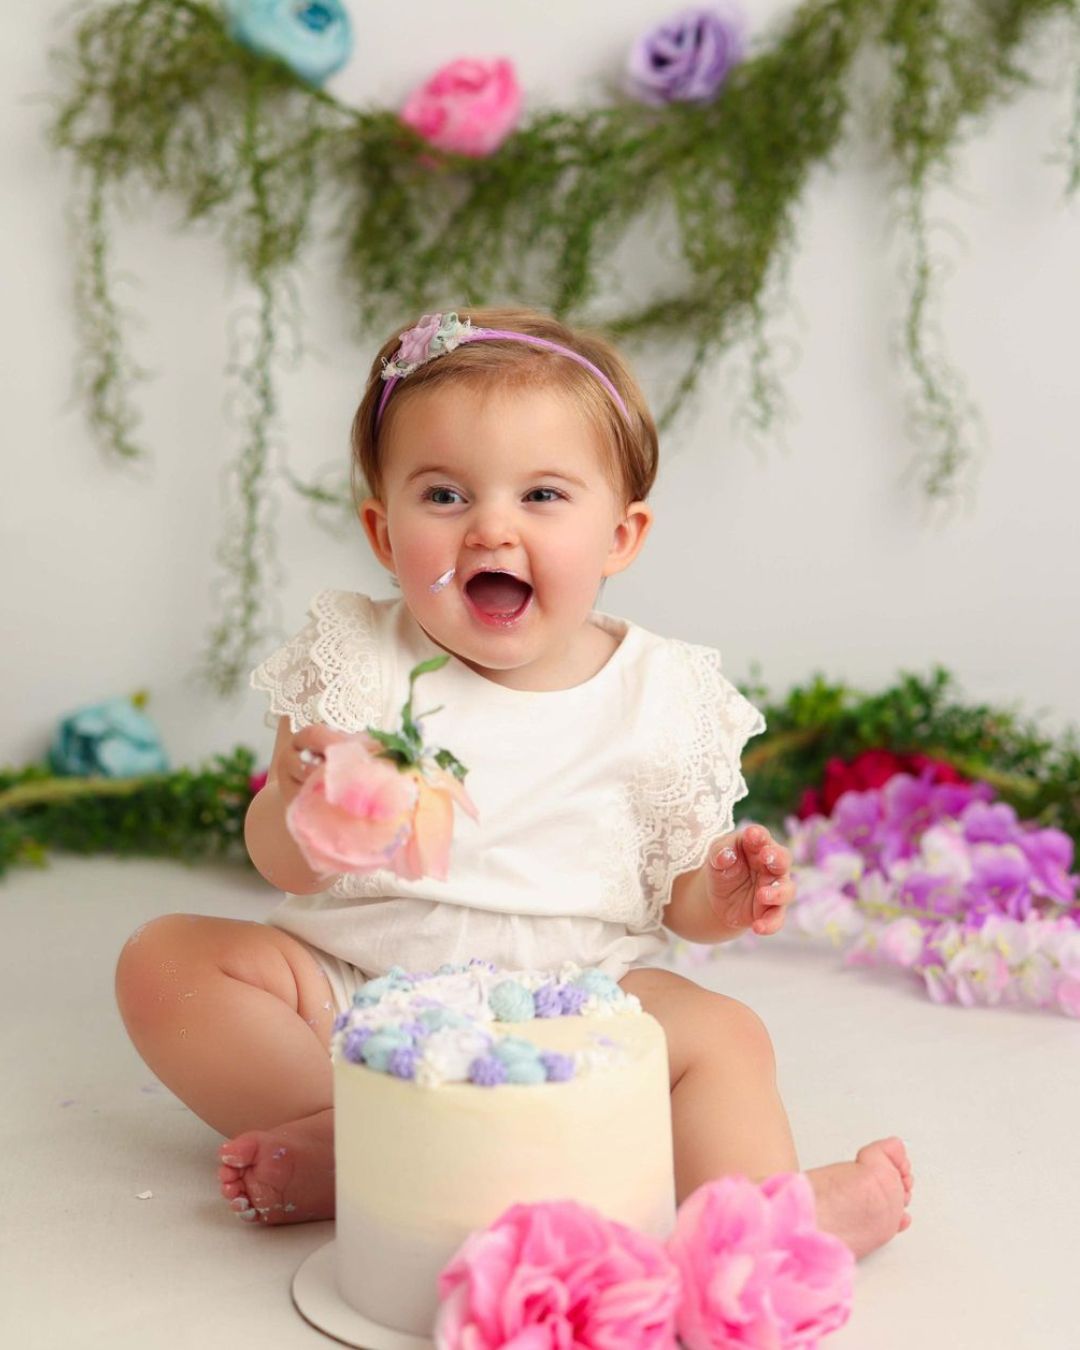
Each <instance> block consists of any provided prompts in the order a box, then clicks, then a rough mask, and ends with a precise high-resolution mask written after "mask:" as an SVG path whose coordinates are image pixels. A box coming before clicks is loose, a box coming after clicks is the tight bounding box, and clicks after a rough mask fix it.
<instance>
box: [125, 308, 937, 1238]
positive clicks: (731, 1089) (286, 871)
mask: <svg viewBox="0 0 1080 1350" xmlns="http://www.w3.org/2000/svg"><path fill="white" fill-rule="evenodd" d="M353 454H354V469H355V480H356V483H357V487H358V502H359V506H358V511H359V517H360V521H361V524H362V525H363V528H364V531H365V534H366V536H367V539H368V542H369V543H370V545H371V548H372V549H373V551H374V553H375V556H376V558H377V559H378V561H379V562H380V563H381V564H382V566H383V567H385V568H386V570H387V571H388V572H389V573H390V574H391V576H392V577H393V578H394V580H395V583H396V585H397V586H398V587H399V588H400V598H399V599H395V600H392V601H381V600H371V599H369V598H368V597H366V596H364V595H359V594H355V593H351V592H344V591H328V592H323V593H321V594H320V595H318V596H317V597H316V598H315V600H314V602H313V604H312V609H311V618H310V620H309V622H308V623H307V625H306V626H305V627H304V628H303V630H302V631H301V632H300V633H299V634H298V635H297V636H296V637H294V638H293V639H292V640H291V641H290V642H289V643H287V644H286V645H285V646H284V647H283V648H281V649H280V650H279V651H277V652H275V653H274V654H273V655H271V656H270V657H268V658H267V660H265V661H264V662H263V664H262V665H261V666H260V667H259V668H258V669H257V670H256V671H255V673H254V675H253V677H252V682H253V684H254V685H255V686H256V688H258V689H261V690H263V691H265V692H266V693H267V694H268V695H269V699H270V710H271V711H270V716H271V718H272V719H273V721H274V724H275V725H276V728H277V740H276V743H275V745H274V751H273V759H272V763H271V766H270V772H269V777H268V780H267V783H266V786H265V787H264V788H263V789H262V791H261V792H259V794H258V795H257V797H256V798H255V800H254V801H253V802H252V804H251V808H250V810H249V812H248V816H247V822H246V840H247V846H248V849H249V851H250V853H251V857H252V859H253V861H254V863H255V865H256V867H257V868H258V869H259V871H260V872H261V873H262V875H263V876H264V877H265V878H266V879H267V881H269V882H270V883H271V885H273V886H275V887H277V888H279V889H280V890H282V891H284V892H286V893H287V894H286V898H285V900H284V902H283V903H282V904H281V905H280V906H279V907H278V909H277V910H276V911H275V912H274V914H273V915H272V917H271V919H270V921H269V922H268V923H251V922H240V921H235V920H230V919H216V918H205V917H199V916H194V915H169V916H167V917H164V918H159V919H157V920H155V921H154V922H152V923H150V924H148V925H147V926H145V927H144V928H143V929H142V930H140V933H139V935H138V939H137V940H135V939H134V938H133V939H132V940H131V941H130V942H129V943H128V944H127V946H126V947H125V948H124V950H123V952H122V954H121V957H120V962H119V966H118V970H117V997H118V1000H119V1004H120V1010H121V1013H122V1015H123V1018H124V1021H125V1024H126V1026H127V1028H128V1031H129V1033H130V1035H131V1038H132V1040H133V1041H134V1043H135V1046H136V1048H137V1049H138V1051H139V1053H140V1054H141V1055H142V1057H143V1058H144V1059H145V1060H146V1062H147V1064H148V1065H149V1066H150V1067H151V1068H152V1069H153V1070H154V1072H155V1073H156V1074H157V1075H158V1076H159V1077H160V1078H161V1080H162V1081H163V1082H164V1083H165V1084H166V1085H167V1086H168V1087H169V1088H171V1089H172V1091H173V1092H175V1093H176V1094H177V1095H178V1096H179V1097H181V1098H182V1099H183V1100H184V1101H185V1102H186V1103H187V1104H188V1105H189V1106H190V1107H191V1109H192V1110H193V1111H195V1112H196V1113H197V1114H198V1115H199V1116H200V1117H201V1118H202V1119H203V1120H205V1121H206V1122H207V1124H209V1125H210V1126H212V1127H213V1128H214V1129H215V1130H218V1131H220V1132H221V1133H222V1134H224V1135H225V1136H226V1137H227V1142H226V1143H225V1144H223V1145H222V1147H221V1150H220V1169H219V1178H220V1182H221V1189H222V1191H223V1193H224V1196H225V1198H226V1200H227V1201H228V1203H229V1204H230V1205H231V1207H232V1208H233V1210H234V1211H235V1212H236V1213H237V1214H238V1215H239V1216H240V1217H241V1218H244V1219H247V1220H249V1221H251V1222H253V1223H268V1224H274V1223H288V1222H295V1221H299V1220H305V1219H324V1218H328V1217H330V1216H331V1215H332V1214H333V1212H334V1173H333V1166H334V1159H333V1107H332V1094H331V1069H330V1060H329V1057H328V1043H329V1038H330V1032H331V1026H332V1023H333V1021H334V1017H335V1015H336V1014H337V1013H338V1012H339V1011H341V1010H342V1009H343V1008H345V1007H347V1006H348V1005H349V1003H350V1001H351V998H352V995H353V993H354V992H355V991H356V990H357V989H359V988H360V986H361V985H362V984H363V983H364V981H365V980H367V979H370V978H372V977H374V976H376V975H379V974H382V973H383V972H385V971H386V970H388V969H389V968H390V967H391V966H394V965H398V966H402V967H404V968H405V969H407V970H421V969H424V970H427V969H434V968H435V967H437V966H439V965H440V964H442V963H443V962H454V963H458V962H467V961H468V960H470V959H471V958H473V957H479V958H483V959H487V960H490V961H493V962H495V963H496V965H498V966H500V967H507V968H512V969H540V970H542V969H552V970H554V969H558V967H559V966H560V965H562V963H563V962H565V961H574V962H576V963H578V964H580V965H584V966H595V967H598V968H600V969H601V970H604V971H606V972H607V973H608V974H610V975H611V976H612V977H613V978H615V979H617V980H618V981H619V982H620V983H621V985H622V987H623V988H624V989H625V990H627V991H628V992H629V993H632V994H635V995H636V996H637V997H638V998H639V999H640V1000H641V1003H642V1005H643V1006H644V1008H645V1010H646V1011H647V1012H649V1013H651V1014H652V1015H653V1016H654V1017H655V1018H657V1019H658V1021H659V1022H660V1023H661V1025H662V1026H663V1028H664V1032H665V1034H666V1036H667V1042H668V1055H669V1061H670V1070H671V1111H672V1124H673V1130H674V1141H675V1167H676V1186H677V1197H678V1199H679V1200H680V1201H681V1200H682V1199H683V1198H684V1197H685V1196H687V1195H689V1194H690V1192H692V1191H693V1190H694V1189H695V1188H696V1187H698V1186H700V1185H701V1184H702V1183H703V1182H706V1181H708V1180H710V1179H711V1178H713V1177H717V1176H720V1175H722V1174H724V1173H742V1174H744V1175H746V1176H749V1177H751V1178H754V1179H761V1178H764V1177H766V1176H769V1175H771V1174H773V1173H776V1172H788V1171H794V1170H797V1169H798V1166H799V1164H798V1161H797V1158H796V1153H795V1146H794V1143H793V1141H792V1136H791V1130H790V1128H789V1125H788V1120H787V1116H786V1114H785V1111H784V1106H783V1104H782V1102H781V1100H780V1096H779V1094H778V1092H777V1085H776V1074H775V1061H774V1057H773V1049H772V1044H771V1042H770V1039H769V1035H768V1033H767V1031H766V1029H765V1027H764V1025H763V1024H762V1022H761V1020H760V1019H759V1018H758V1017H757V1015H756V1014H755V1013H754V1012H752V1011H751V1010H750V1008H748V1007H746V1006H745V1005H744V1004H742V1003H739V1002H737V1001H736V1000H735V999H732V998H728V997H726V996H725V995H723V994H718V993H712V992H710V991H708V990H706V989H703V988H701V987H700V986H698V985H697V984H695V983H694V982H692V981H691V980H688V979H685V978H683V977H682V976H680V975H677V974H675V973H674V972H672V971H671V970H669V969H665V968H662V953H663V951H664V947H665V945H666V943H667V941H668V934H677V935H679V936H681V937H683V938H687V939H689V940H691V941H694V942H705V943H713V942H724V941H726V940H728V939H731V938H734V937H736V936H738V935H739V934H741V933H744V932H746V931H747V930H748V929H750V930H752V931H753V932H755V933H758V934H771V933H775V932H777V931H778V930H779V928H780V926H781V925H782V923H783V921H784V912H785V907H786V906H787V905H788V904H789V902H790V901H791V899H792V897H793V893H794V886H793V882H792V879H791V875H790V857H789V854H788V852H787V850H786V849H784V848H783V847H782V846H781V845H780V844H778V843H777V842H776V841H775V840H774V839H773V838H772V837H771V835H770V834H769V832H768V830H766V829H764V828H763V827H762V826H760V825H750V826H747V827H746V828H744V829H742V830H740V831H737V832H736V831H735V830H733V828H732V808H733V806H734V805H735V803H736V801H738V799H739V798H740V797H741V796H743V795H744V793H745V791H746V785H745V783H744V781H743V778H742V775H741V773H740V769H739V756H740V753H741V751H742V748H743V745H744V744H745V742H746V740H747V738H748V737H749V736H752V735H755V734H757V733H758V732H760V731H761V730H762V729H763V726H764V723H763V721H762V718H761V715H760V714H759V713H758V711H757V710H756V709H755V708H754V707H753V706H752V705H751V704H750V703H748V702H747V701H746V699H744V698H743V697H742V695H741V694H740V693H739V692H738V690H737V689H736V688H735V687H734V686H733V685H732V684H730V683H729V682H728V681H727V680H726V679H725V677H724V676H723V675H722V674H721V670H720V661H719V656H718V654H717V653H716V652H715V651H713V650H711V649H709V648H706V647H698V646H692V645H690V644H687V643H684V642H680V641H675V640H672V639H666V638H661V637H658V636H656V635H654V634H652V633H650V632H647V631H646V630H644V629H642V628H640V627H638V626H637V625H635V624H633V623H629V622H627V621H626V620H623V619H617V618H613V617H611V616H609V615H606V614H602V613H598V612H596V611H595V610H594V605H595V603H596V600H597V595H598V592H599V590H600V588H601V586H602V584H603V581H604V579H605V578H606V577H610V576H614V575H615V574H616V573H617V572H621V571H623V570H624V569H625V568H627V567H629V566H630V564H631V563H632V562H634V560H635V559H636V558H637V556H638V554H639V553H640V551H641V549H642V546H643V544H644V543H645V539H646V536H647V535H648V532H649V527H650V525H651V523H652V511H651V509H650V508H649V506H648V505H647V504H646V501H647V498H648V494H649V490H650V488H651V487H652V484H653V480H654V478H655V475H656V467H657V437H656V430H655V427H654V424H653V421H652V418H651V416H650V414H649V412H648V409H647V407H646V406H645V402H644V400H643V397H642V395H641V392H640V390H639V389H638V386H637V385H636V383H635V382H634V379H633V377H632V375H631V374H630V372H629V370H628V369H627V366H626V364H625V363H624V361H623V360H622V358H621V357H620V356H619V354H618V353H617V352H616V351H615V350H614V349H613V348H612V347H611V346H610V345H609V344H607V343H606V342H605V341H603V340H601V339H599V338H597V337H596V336H593V335H591V334H586V333H582V332H577V331H574V330H572V329H570V328H568V327H566V326H564V325H563V324H561V323H557V322H556V321H554V320H553V319H551V318H549V317H547V316H545V315H543V314H540V313H536V312H533V311H529V310H516V309H515V310H511V309H500V310H493V309H488V310H473V311H471V313H470V314H469V315H468V317H467V318H466V317H465V316H462V318H459V317H458V316H457V315H455V314H445V315H431V316H425V317H424V318H423V319H422V320H421V322H420V323H419V324H417V325H416V326H415V327H414V328H412V329H410V330H409V331H408V332H406V333H404V334H395V336H394V337H392V338H391V339H390V340H389V341H388V342H387V343H386V344H385V345H384V346H383V348H382V350H381V351H380V352H379V354H378V356H377V358H376V360H375V362H374V363H373V366H372V370H371V375H370V378H369V380H368V384H367V389H366V392H365V394H364V398H363V401H362V402H361V404H360V408H359V410H358V412H357V414H356V417H355V420H354V423H353ZM442 653H449V654H450V657H451V659H450V661H449V662H447V663H446V664H445V665H444V666H443V667H442V669H440V670H438V671H435V672H433V673H431V674H428V675H426V676H425V677H424V685H423V697H424V699H425V700H428V699H429V700H430V702H431V704H438V705H443V706H445V709H446V711H445V712H444V713H442V714H441V716H440V717H439V718H438V735H437V737H436V739H437V740H438V741H439V742H440V743H442V744H446V745H449V746H451V747H452V749H453V751H454V753H455V755H457V756H458V757H459V758H460V759H461V760H462V761H463V762H464V764H466V765H467V766H468V768H469V780H468V788H469V793H470V795H471V797H472V799H473V801H474V802H475V803H476V806H477V809H478V811H479V820H478V822H476V823H473V822H471V821H467V820H460V819H459V822H458V825H457V828H456V835H455V839H454V845H453V852H452V857H451V865H450V869H449V874H448V876H447V878H446V879H445V880H438V879H433V878H431V877H424V878H421V879H420V880H405V879H402V878H401V877H399V876H397V875H395V874H394V873H393V872H391V871H388V870H386V871H377V872H374V873H368V874H365V875H358V874H352V875H344V876H325V875H319V874H317V873H316V872H314V871H313V870H312V869H311V868H310V867H309V866H308V864H307V863H306V862H305V860H304V858H303V856H302V855H301V853H300V852H299V850H298V848H297V846H296V844H295V843H294V841H293V840H292V838H291V836H290V834H289V832H288V831H287V829H286V828H285V823H284V817H285V811H286V809H287V808H288V806H289V804H290V803H291V802H292V800H293V799H294V797H295V796H296V794H297V792H298V791H299V789H300V786H301V785H302V784H303V782H304V781H305V778H306V776H307V775H308V774H309V773H310V772H311V769H312V766H313V765H314V764H317V763H318V762H319V759H320V756H321V752H323V751H324V750H325V749H326V747H327V746H328V745H329V744H331V743H332V742H333V741H335V740H336V739H339V738H341V737H343V736H346V735H350V734H354V733H356V732H358V731H361V730H363V729H364V728H365V727H367V726H377V727H385V728H391V727H393V726H395V725H396V723H397V720H398V715H399V709H400V707H401V703H402V700H403V696H404V693H405V691H406V689H407V687H408V674H409V671H410V670H411V669H412V667H413V666H415V665H417V664H418V663H419V662H420V661H423V660H426V659H428V658H431V657H433V656H437V655H439V654H442ZM424 706H425V707H426V706H428V705H427V703H425V704H424ZM807 1176H808V1177H809V1180H810V1182H811V1185H812V1187H813V1190H814V1194H815V1198H816V1203H817V1211H818V1219H819V1222H820V1224H821V1226H822V1227H823V1228H825V1229H827V1230H828V1231H830V1232H832V1233H835V1234H836V1235H837V1236H839V1237H840V1238H841V1239H843V1241H845V1242H846V1243H848V1245H849V1246H850V1247H851V1248H852V1250H853V1251H854V1252H855V1254H856V1255H858V1256H861V1255H864V1254H865V1253H867V1252H870V1251H872V1250H873V1249H875V1248H876V1247H879V1246H881V1245H882V1244H883V1243H885V1242H887V1241H888V1240H889V1239H890V1238H891V1237H893V1236H894V1235H895V1234H896V1233H897V1232H900V1231H903V1229H905V1228H906V1227H907V1225H908V1224H909V1222H910V1217H909V1215H908V1213H907V1204H908V1200H909V1198H910V1195H911V1186H912V1177H911V1169H910V1166H909V1163H908V1158H907V1154H906V1151H905V1149H904V1146H903V1144H902V1143H901V1141H900V1140H899V1139H896V1138H889V1139H881V1140H877V1141H875V1142H873V1143H870V1144H867V1145H866V1146H865V1147H863V1148H861V1149H860V1150H859V1151H858V1153H857V1154H856V1155H855V1158H854V1160H853V1161H847V1162H838V1163H834V1164H832V1165H831V1166H827V1167H819V1168H814V1169H812V1170H810V1171H809V1172H808V1173H807Z"/></svg>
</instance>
